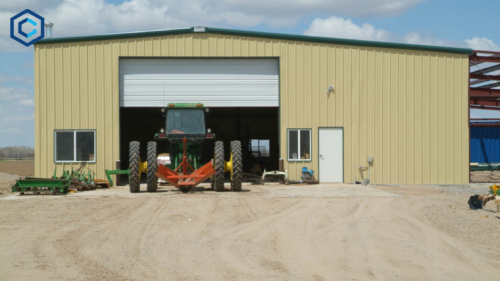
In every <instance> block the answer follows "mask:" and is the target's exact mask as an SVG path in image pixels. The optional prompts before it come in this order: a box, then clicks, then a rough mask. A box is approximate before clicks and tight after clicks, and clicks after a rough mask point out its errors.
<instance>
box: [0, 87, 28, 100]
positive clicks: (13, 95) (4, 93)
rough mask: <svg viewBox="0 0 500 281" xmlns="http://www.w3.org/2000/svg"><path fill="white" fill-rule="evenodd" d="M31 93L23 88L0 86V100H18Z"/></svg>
mask: <svg viewBox="0 0 500 281" xmlns="http://www.w3.org/2000/svg"><path fill="white" fill-rule="evenodd" d="M32 96H33V93H32V92H31V91H30V90H28V89H25V88H0V101H2V102H4V101H19V100H21V99H28V98H30V97H32Z"/></svg>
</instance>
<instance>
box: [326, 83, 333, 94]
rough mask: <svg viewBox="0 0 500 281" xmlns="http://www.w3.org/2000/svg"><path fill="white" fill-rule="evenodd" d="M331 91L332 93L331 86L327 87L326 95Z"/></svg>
mask: <svg viewBox="0 0 500 281" xmlns="http://www.w3.org/2000/svg"><path fill="white" fill-rule="evenodd" d="M332 91H333V86H332V85H330V86H328V90H326V93H327V94H330V93H331V92H332Z"/></svg>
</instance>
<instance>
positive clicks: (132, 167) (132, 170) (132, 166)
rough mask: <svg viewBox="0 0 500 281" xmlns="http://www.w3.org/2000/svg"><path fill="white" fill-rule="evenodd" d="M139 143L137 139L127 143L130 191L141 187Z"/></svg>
mask: <svg viewBox="0 0 500 281" xmlns="http://www.w3.org/2000/svg"><path fill="white" fill-rule="evenodd" d="M140 146H141V144H140V143H139V142H138V141H132V142H130V144H129V152H128V163H129V166H128V167H129V176H128V178H129V186H130V193H136V192H139V191H140V189H141V186H140V184H141V183H140V178H139V164H140V162H141V156H140V155H141V154H140Z"/></svg>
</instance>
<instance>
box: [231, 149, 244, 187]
mask: <svg viewBox="0 0 500 281" xmlns="http://www.w3.org/2000/svg"><path fill="white" fill-rule="evenodd" d="M231 156H233V178H232V179H231V190H232V191H241V184H242V182H243V156H242V154H241V142H240V141H232V142H231Z"/></svg>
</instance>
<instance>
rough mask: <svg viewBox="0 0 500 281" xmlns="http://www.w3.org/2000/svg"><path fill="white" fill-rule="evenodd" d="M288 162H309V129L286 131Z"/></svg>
mask: <svg viewBox="0 0 500 281" xmlns="http://www.w3.org/2000/svg"><path fill="white" fill-rule="evenodd" d="M288 161H311V129H289V130H288Z"/></svg>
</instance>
